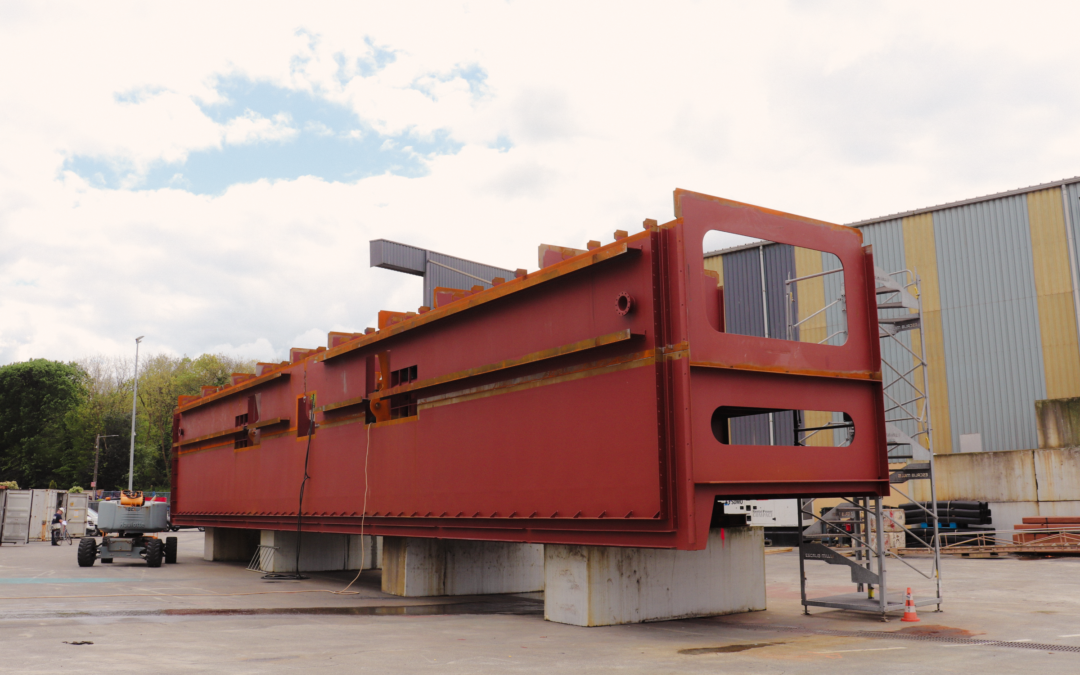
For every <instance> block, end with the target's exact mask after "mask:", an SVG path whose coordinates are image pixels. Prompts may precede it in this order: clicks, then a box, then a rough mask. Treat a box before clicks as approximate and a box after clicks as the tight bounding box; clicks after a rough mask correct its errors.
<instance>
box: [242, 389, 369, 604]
mask: <svg viewBox="0 0 1080 675" xmlns="http://www.w3.org/2000/svg"><path fill="white" fill-rule="evenodd" d="M306 375H307V373H306V372H305V380H306V379H307V378H306ZM305 385H306V383H305ZM307 413H308V437H307V450H305V451H304V479H303V480H302V481H300V506H299V507H298V508H297V509H296V571H295V572H270V573H269V574H264V575H263V579H272V580H274V581H300V580H301V579H307V577H305V576H304V575H302V574H300V542H301V537H303V530H302V529H301V525H302V524H303V521H304V488H305V487H306V486H307V482H308V478H311V476H309V475H308V459H309V458H310V457H311V437H312V435H313V434H314V433H315V400H314V397H310V398H308V411H307ZM350 585H351V584H350Z"/></svg>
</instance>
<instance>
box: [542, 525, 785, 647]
mask: <svg viewBox="0 0 1080 675" xmlns="http://www.w3.org/2000/svg"><path fill="white" fill-rule="evenodd" d="M544 574H545V588H544V618H546V619H547V620H549V621H555V622H558V623H568V624H572V625H575V626H611V625H615V624H621V623H641V622H643V621H663V620H666V619H681V618H687V617H692V616H713V615H717V614H735V613H738V612H752V611H757V610H763V609H765V538H764V533H763V530H762V528H760V527H754V528H750V527H739V528H729V529H727V530H725V531H724V537H723V540H722V539H721V531H720V530H718V529H717V530H712V531H711V532H710V533H709V543H708V545H707V547H706V549H705V550H704V551H675V550H670V549H649V548H620V547H614V546H567V545H548V546H547V547H546V550H545V559H544Z"/></svg>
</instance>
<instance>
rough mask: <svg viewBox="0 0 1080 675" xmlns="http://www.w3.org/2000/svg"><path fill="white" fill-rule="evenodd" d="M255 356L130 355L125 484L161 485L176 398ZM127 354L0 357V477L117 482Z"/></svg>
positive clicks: (30, 483)
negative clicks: (134, 404) (131, 467)
mask: <svg viewBox="0 0 1080 675" xmlns="http://www.w3.org/2000/svg"><path fill="white" fill-rule="evenodd" d="M254 372H255V362H254V361H244V360H241V359H237V358H233V357H230V356H226V355H223V354H203V355H202V356H199V357H198V358H194V359H193V358H189V357H187V356H183V357H174V356H168V355H166V354H156V355H151V356H148V357H142V358H140V359H139V394H138V396H139V402H138V403H139V405H138V408H137V411H138V412H137V414H136V418H135V430H136V433H135V479H134V484H135V489H137V490H168V489H169V482H170V478H171V477H170V472H171V469H172V462H171V450H172V415H173V410H174V408H176V399H177V397H178V396H180V395H182V394H186V395H194V394H198V393H199V392H200V389H201V387H202V386H204V385H214V386H221V385H223V384H228V382H229V376H230V375H231V374H232V373H254ZM133 375H134V359H133V358H130V357H129V358H119V357H116V358H110V357H105V356H95V357H90V358H86V359H82V360H79V361H74V362H68V363H63V362H60V361H50V360H47V359H32V360H30V361H23V362H19V363H11V364H8V365H6V366H0V482H3V481H14V482H16V483H18V485H19V487H21V488H46V487H59V488H62V489H67V488H69V487H72V486H82V487H85V488H87V489H89V486H90V481H91V480H92V477H93V473H94V439H95V437H96V436H97V435H99V434H100V435H101V436H103V438H102V439H101V442H100V446H99V459H98V485H97V486H98V488H99V489H105V490H120V489H125V490H126V489H127V484H128V463H129V456H130V448H131V396H132V384H133Z"/></svg>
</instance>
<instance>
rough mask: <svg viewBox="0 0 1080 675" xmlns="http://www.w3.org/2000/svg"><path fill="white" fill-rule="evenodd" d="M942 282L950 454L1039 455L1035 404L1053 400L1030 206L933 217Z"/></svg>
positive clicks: (966, 209)
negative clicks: (969, 450)
mask: <svg viewBox="0 0 1080 675" xmlns="http://www.w3.org/2000/svg"><path fill="white" fill-rule="evenodd" d="M933 217H934V235H935V239H936V242H937V264H938V280H939V283H940V293H941V318H942V332H943V335H944V341H945V368H946V370H947V378H948V382H949V417H950V420H951V422H952V447H953V448H959V447H960V435H962V434H975V433H978V434H981V435H982V448H983V450H988V451H989V450H1012V449H1018V448H1033V447H1035V445H1036V433H1035V415H1034V401H1035V400H1037V399H1042V398H1046V380H1045V377H1044V374H1043V359H1042V344H1041V340H1040V337H1039V314H1038V303H1037V300H1036V293H1035V272H1034V267H1033V261H1032V248H1031V233H1030V229H1029V227H1028V211H1027V200H1026V198H1025V196H1023V195H1021V196H1016V197H1007V198H1004V199H996V200H993V201H988V202H980V203H976V204H969V205H966V206H961V207H957V208H953V209H945V210H942V211H936V212H934V214H933Z"/></svg>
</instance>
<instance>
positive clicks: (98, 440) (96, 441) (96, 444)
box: [90, 434, 116, 497]
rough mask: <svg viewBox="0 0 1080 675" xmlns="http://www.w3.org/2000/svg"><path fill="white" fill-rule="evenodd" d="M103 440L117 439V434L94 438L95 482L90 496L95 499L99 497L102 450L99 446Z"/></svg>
mask: <svg viewBox="0 0 1080 675" xmlns="http://www.w3.org/2000/svg"><path fill="white" fill-rule="evenodd" d="M103 438H116V434H109V435H108V436H105V435H103V434H98V435H97V436H96V437H95V438H94V480H93V482H91V483H90V494H91V495H93V496H94V497H97V468H98V456H99V453H100V450H101V448H100V445H99V444H100V443H101V439H103Z"/></svg>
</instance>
